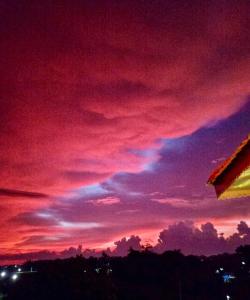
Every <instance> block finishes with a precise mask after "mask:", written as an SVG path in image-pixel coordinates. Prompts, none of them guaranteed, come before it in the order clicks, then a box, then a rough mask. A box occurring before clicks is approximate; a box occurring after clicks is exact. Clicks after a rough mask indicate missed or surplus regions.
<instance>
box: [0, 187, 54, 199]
mask: <svg viewBox="0 0 250 300" xmlns="http://www.w3.org/2000/svg"><path fill="white" fill-rule="evenodd" d="M0 196H5V197H6V196H7V197H22V198H47V197H49V195H47V194H43V193H36V192H29V191H20V190H11V189H3V188H2V189H0Z"/></svg>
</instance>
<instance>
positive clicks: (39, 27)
mask: <svg viewBox="0 0 250 300" xmlns="http://www.w3.org/2000/svg"><path fill="white" fill-rule="evenodd" d="M249 16H250V5H249V2H248V1H241V0H238V1H231V0H227V1H224V0H222V1H219V2H218V1H166V0H164V1H163V0H155V1H139V0H138V1H134V0H133V1H129V0H124V1H115V0H113V1H112V0H108V1H93V0H92V1H80V0H79V1H76V0H73V1H64V0H62V1H60V2H54V1H48V0H44V1H22V0H21V1H20V0H19V1H15V0H14V1H7V0H6V1H4V0H3V1H1V2H0V30H1V47H0V65H1V74H0V83H1V84H0V101H1V102H0V104H1V105H0V116H1V117H0V141H1V143H0V258H1V255H2V258H4V257H5V255H6V253H8V255H13V257H16V256H15V255H21V254H22V253H26V254H27V253H28V254H30V255H31V254H32V253H35V252H37V251H40V252H41V251H51V252H53V253H54V251H57V252H60V253H63V251H67V249H70V247H72V246H74V247H75V246H77V245H82V247H83V248H84V249H85V248H90V249H106V248H107V247H111V249H112V246H114V245H116V248H119V247H121V245H123V244H122V243H123V242H124V241H125V242H126V241H127V240H129V241H130V237H131V236H132V242H133V241H134V239H136V243H137V244H138V241H139V240H140V241H139V242H141V243H151V244H153V245H156V246H157V247H158V248H159V247H160V246H161V247H162V244H161V245H160V243H159V240H161V237H162V236H166V235H167V237H168V242H169V244H171V243H172V242H173V241H174V239H175V237H176V236H178V234H175V230H176V231H177V232H181V233H183V232H184V233H183V234H184V236H188V234H190V230H191V235H193V234H197V232H201V233H202V234H203V235H202V239H204V240H206V238H207V236H206V232H207V231H206V230H208V231H209V232H210V233H211V232H212V233H213V232H216V237H218V236H219V234H220V233H224V236H225V238H224V239H226V238H227V237H230V236H233V235H234V234H236V235H237V234H240V232H241V231H239V230H238V233H237V225H238V229H239V226H241V225H240V224H245V225H244V226H246V228H248V227H247V226H248V225H247V222H248V221H250V206H249V200H250V199H249V198H244V199H243V198H242V199H232V200H227V201H218V200H217V198H216V196H215V192H214V189H213V188H212V187H208V186H207V185H206V182H207V179H208V177H209V175H210V174H211V172H212V171H213V170H214V169H215V168H216V167H217V166H218V165H219V164H220V163H222V162H223V160H224V159H226V158H227V157H228V156H229V155H230V154H231V153H232V152H233V151H234V150H235V148H236V147H237V146H238V145H239V144H240V142H241V141H242V140H243V139H245V138H246V136H247V135H248V134H249V132H250V87H249V80H250V75H249V74H250V40H249V36H250V30H249V21H250V20H249V19H250V17H249ZM240 221H243V223H240ZM206 224H210V225H206ZM249 224H250V222H249ZM211 226H212V227H211ZM183 228H184V229H187V230H186V231H185V230H183ZM215 228H216V229H215ZM240 228H241V227H240ZM164 230H165V231H164ZM171 230H174V231H173V232H174V234H172V235H171V232H172V231H171ZM197 230H198V231H197ZM214 230H215V231H214ZM216 230H217V231H216ZM235 230H236V233H235ZM169 231H170V233H169ZM166 232H167V233H166ZM159 233H161V234H160V235H159ZM164 234H165V235H164ZM244 234H245V233H244ZM241 236H242V235H241ZM124 238H125V240H124ZM138 239H139V240H138ZM114 242H116V244H114ZM117 243H118V244H117ZM191 244H192V239H189V247H191V246H190V245H191ZM205 245H206V247H204V249H207V247H208V245H207V244H206V243H205ZM177 246H178V244H177V245H176V244H175V245H174V247H177ZM183 247H185V246H183ZM191 248H192V247H191ZM65 249H66V250H65ZM76 249H78V248H76ZM118 250H119V249H118ZM118 250H117V251H118ZM191 250H192V249H191ZM191 250H190V251H191ZM217 250H218V251H220V245H217V244H216V245H215V246H214V249H213V251H217ZM204 251H205V250H204ZM191 252H192V251H191Z"/></svg>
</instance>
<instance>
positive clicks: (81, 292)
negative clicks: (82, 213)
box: [0, 246, 250, 300]
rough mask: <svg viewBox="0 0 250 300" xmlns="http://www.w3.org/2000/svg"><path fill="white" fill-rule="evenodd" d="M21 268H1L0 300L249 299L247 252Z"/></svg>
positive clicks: (133, 256) (146, 255)
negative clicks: (206, 256)
mask: <svg viewBox="0 0 250 300" xmlns="http://www.w3.org/2000/svg"><path fill="white" fill-rule="evenodd" d="M20 268H21V269H19V271H17V270H16V271H15V270H14V267H13V268H12V269H11V268H10V267H9V268H5V269H3V268H1V272H3V271H4V270H5V271H4V272H5V273H4V276H2V277H0V292H1V296H0V299H11V300H16V299H18V300H22V299H25V300H29V299H30V300H36V299H37V300H40V299H41V300H49V299H53V300H55V299H60V300H76V299H77V300H78V299H79V300H80V299H81V300H99V299H100V300H115V299H119V300H125V299H126V300H140V299H142V300H144V299H145V300H161V299H164V300H208V299H209V300H217V299H218V300H219V299H221V300H222V299H225V300H234V299H235V300H241V299H242V300H243V299H244V300H246V299H250V273H249V270H250V246H244V247H240V248H238V249H237V251H236V253H235V254H231V255H229V254H223V255H218V256H212V257H209V258H205V257H196V256H184V255H182V254H181V253H180V252H179V251H168V252H165V253H164V254H162V255H157V254H154V253H151V252H150V251H148V250H146V251H144V252H137V251H133V250H132V251H131V252H130V254H129V255H128V256H127V257H125V258H115V257H108V256H106V255H103V256H102V257H101V258H99V259H97V258H89V259H85V258H83V257H81V256H79V257H75V258H70V259H65V260H54V261H37V262H32V263H31V262H29V263H26V264H25V265H23V266H20ZM14 272H16V273H14ZM7 273H8V274H7ZM1 274H2V273H1ZM14 274H17V276H16V278H15V276H14V277H13V275H14ZM7 275H8V276H7Z"/></svg>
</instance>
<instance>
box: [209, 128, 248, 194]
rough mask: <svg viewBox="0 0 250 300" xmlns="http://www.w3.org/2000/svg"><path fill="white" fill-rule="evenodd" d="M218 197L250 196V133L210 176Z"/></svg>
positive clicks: (210, 181)
mask: <svg viewBox="0 0 250 300" xmlns="http://www.w3.org/2000/svg"><path fill="white" fill-rule="evenodd" d="M208 184H211V185H213V186H214V187H215V191H216V194H217V197H218V199H231V198H240V197H247V196H250V134H249V136H248V138H247V139H245V140H244V141H243V142H242V143H241V145H240V146H239V147H238V148H237V149H236V151H235V152H234V153H233V154H232V155H231V156H230V157H229V158H228V159H226V160H225V161H224V162H223V163H222V165H220V166H219V167H218V168H217V169H216V170H215V171H214V172H213V173H212V174H211V176H210V177H209V179H208Z"/></svg>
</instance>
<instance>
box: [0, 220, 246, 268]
mask: <svg viewBox="0 0 250 300" xmlns="http://www.w3.org/2000/svg"><path fill="white" fill-rule="evenodd" d="M45 238H46V237H41V236H33V237H32V239H33V240H34V239H38V240H39V241H41V239H45ZM245 244H250V227H249V226H248V224H247V223H246V222H244V221H240V223H239V224H238V227H237V232H235V233H233V234H231V235H230V236H228V237H224V235H223V233H218V231H217V230H216V228H215V227H214V225H213V224H212V223H205V224H202V225H201V226H200V228H199V227H196V226H194V224H193V223H191V222H179V223H175V224H172V225H169V226H168V228H167V229H164V230H162V231H161V232H160V233H159V239H158V242H157V243H156V244H155V245H153V246H152V247H151V248H150V251H154V252H157V253H163V252H164V251H168V250H177V249H178V250H181V251H182V253H184V254H186V255H189V254H192V255H207V256H209V255H214V254H218V253H225V252H229V253H232V252H234V251H235V250H236V248H238V247H239V246H241V245H245ZM114 245H115V247H114V248H113V250H111V249H110V248H107V249H106V250H105V249H103V251H104V252H105V253H106V254H108V255H111V256H126V255H127V254H128V253H129V251H130V250H131V249H133V250H137V251H142V250H143V249H144V245H143V241H142V239H141V238H140V237H139V236H137V235H131V236H130V237H124V238H121V239H120V240H118V241H116V242H114ZM101 253H102V250H100V249H99V250H96V249H88V248H87V249H83V247H82V245H79V246H78V247H69V248H66V249H64V250H62V251H57V252H56V251H48V250H44V251H37V252H25V253H17V254H0V262H2V263H4V262H13V261H19V262H20V261H25V260H30V259H31V260H38V259H55V258H67V257H72V256H76V255H83V256H84V257H90V256H94V257H98V256H100V255H101Z"/></svg>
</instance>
